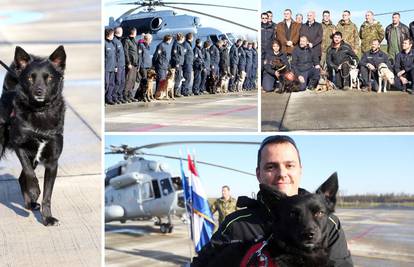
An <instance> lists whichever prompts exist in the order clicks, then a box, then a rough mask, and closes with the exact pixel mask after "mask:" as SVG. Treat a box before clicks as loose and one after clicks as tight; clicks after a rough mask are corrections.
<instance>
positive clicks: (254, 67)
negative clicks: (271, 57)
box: [252, 48, 259, 70]
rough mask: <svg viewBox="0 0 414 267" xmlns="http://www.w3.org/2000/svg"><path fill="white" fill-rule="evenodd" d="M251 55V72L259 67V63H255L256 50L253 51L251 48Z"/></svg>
mask: <svg viewBox="0 0 414 267" xmlns="http://www.w3.org/2000/svg"><path fill="white" fill-rule="evenodd" d="M252 55H253V57H252V61H253V70H257V68H258V65H259V62H258V61H257V58H258V56H257V50H256V49H254V48H252Z"/></svg>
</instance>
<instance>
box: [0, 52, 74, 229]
mask: <svg viewBox="0 0 414 267" xmlns="http://www.w3.org/2000/svg"><path fill="white" fill-rule="evenodd" d="M65 66H66V53H65V50H64V48H63V46H59V47H58V48H57V49H56V50H55V51H54V52H53V53H52V54H51V55H50V56H49V57H48V58H43V57H38V56H34V55H31V54H28V53H26V51H24V50H23V49H22V48H21V47H19V46H17V47H16V50H15V55H14V62H13V63H12V64H11V65H10V68H9V70H8V73H7V75H6V77H5V79H4V84H3V92H2V95H1V98H0V156H3V155H4V152H5V150H6V148H10V149H12V150H14V151H15V152H16V154H17V157H18V158H19V160H20V163H21V165H22V172H21V174H20V177H19V183H20V188H21V191H22V194H23V198H24V205H25V208H27V209H32V210H38V209H40V204H38V203H37V200H38V198H39V195H40V187H39V182H38V179H37V178H36V174H35V171H34V170H35V169H36V167H37V165H38V164H43V165H44V166H45V174H44V186H43V200H42V209H41V215H42V221H43V224H44V225H46V226H48V225H58V224H59V221H58V220H57V219H56V218H54V217H52V212H51V197H52V191H53V185H54V183H55V179H56V175H57V169H58V159H59V156H60V154H61V152H62V148H63V124H64V116H65V102H64V100H63V95H62V90H63V75H64V70H65Z"/></svg>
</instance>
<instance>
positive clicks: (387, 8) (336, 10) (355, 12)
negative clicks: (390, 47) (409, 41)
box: [261, 0, 414, 30]
mask: <svg viewBox="0 0 414 267" xmlns="http://www.w3.org/2000/svg"><path fill="white" fill-rule="evenodd" d="M409 3H410V1H406V0H393V1H390V0H376V1H361V0H347V1H332V0H317V1H316V0H307V1H306V0H305V1H304V0H295V1H283V0H262V7H261V10H262V11H267V10H271V11H272V12H273V16H274V17H275V19H274V21H277V22H279V21H281V20H282V19H283V10H285V9H286V8H290V9H292V12H293V14H294V15H296V14H297V13H302V14H303V15H304V20H305V21H306V13H307V12H308V11H311V10H313V11H316V19H317V21H319V22H320V21H321V20H322V12H323V10H329V11H330V12H331V18H332V21H333V22H334V24H335V25H336V24H337V23H338V21H339V20H340V19H341V18H342V17H341V15H342V11H343V10H346V9H348V10H350V11H351V20H352V21H353V22H354V23H355V24H356V25H357V27H358V30H359V27H360V26H361V24H362V23H363V22H364V21H365V13H366V11H367V10H372V11H373V12H374V14H375V13H377V14H379V13H385V12H393V11H399V10H405V9H413V5H412V4H409ZM376 19H377V20H378V21H380V22H381V24H382V26H383V27H384V28H385V27H386V26H387V25H388V24H390V23H391V15H385V16H378V17H376ZM413 20H414V12H407V13H401V21H402V22H403V23H404V24H406V25H408V24H409V23H410V22H411V21H413Z"/></svg>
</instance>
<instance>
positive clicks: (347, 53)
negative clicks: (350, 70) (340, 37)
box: [326, 41, 358, 70]
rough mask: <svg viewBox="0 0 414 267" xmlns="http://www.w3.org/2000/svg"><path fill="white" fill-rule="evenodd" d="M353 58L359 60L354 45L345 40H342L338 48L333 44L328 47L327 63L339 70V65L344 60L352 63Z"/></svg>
mask: <svg viewBox="0 0 414 267" xmlns="http://www.w3.org/2000/svg"><path fill="white" fill-rule="evenodd" d="M352 60H356V61H357V62H358V57H357V56H356V55H355V53H354V50H352V47H351V46H350V45H349V44H347V43H345V42H344V41H342V43H341V45H340V46H339V47H338V49H337V48H334V47H332V45H331V46H330V47H329V48H328V53H327V55H326V64H327V65H328V67H330V68H333V69H335V70H338V67H339V65H341V64H342V63H344V62H349V63H351V62H352Z"/></svg>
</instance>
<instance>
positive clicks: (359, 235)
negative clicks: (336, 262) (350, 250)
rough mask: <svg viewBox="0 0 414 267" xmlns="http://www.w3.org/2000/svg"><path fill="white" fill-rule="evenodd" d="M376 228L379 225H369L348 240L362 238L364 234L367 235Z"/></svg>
mask: <svg viewBox="0 0 414 267" xmlns="http://www.w3.org/2000/svg"><path fill="white" fill-rule="evenodd" d="M377 228H379V226H377V225H373V226H371V227H369V228H368V229H366V230H365V231H362V232H361V233H359V234H357V235H356V236H354V237H352V238H351V239H350V240H349V242H355V241H358V240H360V239H362V238H364V237H365V236H367V235H368V234H370V233H371V232H373V231H374V230H376V229H377Z"/></svg>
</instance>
